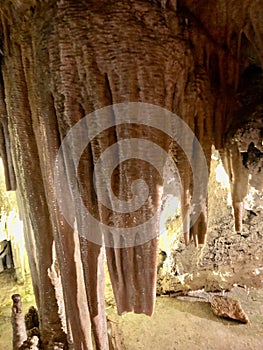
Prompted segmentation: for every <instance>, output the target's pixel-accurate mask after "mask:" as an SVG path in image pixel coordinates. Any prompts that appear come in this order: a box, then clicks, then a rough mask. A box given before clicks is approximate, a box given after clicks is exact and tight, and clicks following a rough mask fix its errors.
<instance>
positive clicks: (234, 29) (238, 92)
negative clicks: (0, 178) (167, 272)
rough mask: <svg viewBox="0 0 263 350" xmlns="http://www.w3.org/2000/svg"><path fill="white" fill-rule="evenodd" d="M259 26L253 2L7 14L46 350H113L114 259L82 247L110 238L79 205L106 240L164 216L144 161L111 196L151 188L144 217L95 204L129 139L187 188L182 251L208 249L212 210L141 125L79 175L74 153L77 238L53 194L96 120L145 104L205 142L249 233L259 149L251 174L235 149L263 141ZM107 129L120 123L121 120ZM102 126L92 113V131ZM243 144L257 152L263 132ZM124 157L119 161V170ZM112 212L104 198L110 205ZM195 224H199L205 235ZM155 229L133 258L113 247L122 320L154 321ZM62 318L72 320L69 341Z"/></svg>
mask: <svg viewBox="0 0 263 350" xmlns="http://www.w3.org/2000/svg"><path fill="white" fill-rule="evenodd" d="M262 17H263V7H262V4H261V2H260V1H257V0H242V1H239V2H237V1H235V0H230V1H229V0H209V1H207V0H200V1H198V2H196V1H195V0H178V1H163V0H162V1H159V0H153V1H152V0H138V1H132V0H117V1H116V0H110V1H108V0H98V1H86V0H83V1H75V0H67V1H57V0H46V1H44V0H43V1H42V0H40V1H36V0H25V1H22V0H16V1H15V0H0V53H1V54H0V139H1V141H0V152H1V155H2V158H3V162H4V165H5V172H6V179H7V187H8V189H15V188H17V191H18V193H19V198H20V211H21V214H22V217H23V221H24V226H25V227H26V233H25V240H26V245H27V250H28V253H29V264H30V268H31V270H32V275H33V286H34V292H35V295H36V302H37V308H38V310H39V317H40V329H41V340H42V344H43V348H44V349H50V348H52V346H54V344H61V343H62V344H65V346H68V344H69V346H71V345H72V343H73V344H74V347H75V349H92V348H93V345H92V337H93V336H94V339H95V343H96V347H97V349H103V350H106V349H108V340H107V339H108V337H107V325H106V311H105V305H104V262H105V257H104V249H103V247H102V241H101V242H97V243H94V242H91V241H90V240H88V239H86V238H85V237H90V235H97V236H98V237H101V232H97V231H96V232H93V231H94V229H93V227H91V226H87V225H85V222H84V218H83V216H82V215H80V208H81V205H82V203H83V204H84V206H85V208H87V209H88V210H89V212H90V213H91V214H92V216H93V217H94V218H96V219H97V220H100V221H101V222H103V223H104V224H106V225H107V226H108V227H109V228H110V227H112V226H117V227H124V228H126V227H127V226H128V227H129V226H131V225H133V224H134V218H135V219H136V220H139V222H143V221H145V220H148V219H149V218H151V216H152V214H153V213H155V212H156V213H157V214H158V213H159V212H160V210H161V205H162V198H161V196H162V190H163V184H162V181H161V179H160V177H161V175H160V174H159V173H158V172H157V171H156V170H155V169H154V167H151V166H149V164H148V163H147V162H143V161H140V162H139V161H138V162H134V159H129V160H127V161H124V162H122V163H121V164H118V166H116V168H115V169H114V172H113V175H112V177H111V183H112V192H113V193H114V195H115V196H117V197H118V198H119V199H121V200H123V201H127V202H128V201H129V200H130V199H131V197H132V194H133V192H132V183H133V181H134V180H138V178H141V179H142V180H144V181H146V182H147V185H148V188H149V198H148V199H147V201H146V204H145V205H144V206H142V208H140V210H138V212H132V213H128V214H127V213H124V215H122V214H123V213H119V212H117V211H112V210H110V209H109V208H108V207H106V206H105V205H102V204H101V203H100V202H99V200H98V196H97V192H96V191H97V190H100V188H101V187H100V186H97V187H96V188H94V186H93V184H94V182H93V180H94V177H93V172H94V167H95V164H96V162H97V161H98V159H99V158H100V155H101V154H102V153H103V152H104V151H105V150H106V149H107V148H109V147H111V146H112V145H114V144H116V143H117V144H118V141H120V140H123V139H126V138H128V139H129V138H132V139H144V140H151V141H153V142H154V143H155V144H157V145H158V146H159V147H161V148H162V149H163V150H165V152H166V153H167V154H168V153H169V154H171V157H172V159H174V160H175V161H176V164H177V167H178V171H179V173H180V178H181V185H182V192H181V206H182V210H181V212H182V215H183V217H184V218H185V220H184V237H185V242H186V244H189V243H190V241H191V240H193V241H194V243H195V245H196V246H198V245H200V244H204V243H205V242H206V232H207V200H206V198H205V196H203V197H201V196H198V197H197V198H194V199H193V174H192V169H191V166H190V164H189V160H188V159H187V158H186V156H185V153H184V151H183V150H182V149H181V148H180V147H179V145H178V144H176V143H175V142H174V143H173V142H171V139H170V138H169V137H168V136H167V135H165V134H164V133H162V132H160V130H157V128H156V129H150V128H146V129H145V128H144V127H143V126H142V125H141V124H140V125H139V126H138V125H133V124H130V125H129V126H127V125H126V124H121V125H118V126H115V127H112V128H108V129H107V130H104V131H103V132H102V133H100V134H99V135H98V136H97V137H95V138H94V139H92V140H91V142H90V144H89V145H88V147H86V149H85V150H84V152H83V154H82V156H81V159H80V161H79V163H78V167H77V171H76V172H75V170H74V167H72V163H73V160H72V157H71V155H72V154H75V153H74V152H76V150H77V149H78V146H79V141H80V140H79V139H77V140H73V141H72V142H71V144H70V146H69V147H68V148H69V149H67V150H64V151H65V152H63V157H64V158H63V166H64V170H65V171H64V176H65V179H66V180H67V181H66V185H65V184H64V185H65V186H66V187H67V188H69V189H70V190H69V193H70V195H71V197H70V202H69V203H68V202H66V204H68V207H67V213H68V215H69V216H70V218H71V220H72V222H73V223H74V225H70V224H69V222H68V221H67V219H66V218H65V217H64V215H62V212H61V208H60V207H59V204H58V202H57V196H56V191H55V186H56V187H59V190H60V191H63V186H62V185H61V184H58V183H56V184H55V183H54V168H55V164H56V163H55V162H56V157H57V154H58V150H59V147H60V145H61V143H62V141H63V140H64V138H65V136H66V135H67V133H68V132H69V130H71V128H72V127H73V126H74V125H75V124H76V123H77V122H78V121H80V120H81V119H83V117H85V116H86V115H87V114H89V113H91V112H94V111H97V110H98V109H100V108H103V107H105V106H110V105H113V104H117V103H122V102H142V103H149V104H153V105H157V106H160V107H163V108H165V109H167V110H168V111H171V112H173V113H176V114H177V115H178V116H179V117H180V118H181V119H183V121H184V122H185V123H187V125H188V126H189V127H190V128H191V130H193V132H194V133H195V135H196V137H197V138H198V140H199V143H200V145H201V147H202V150H203V153H204V156H205V159H206V163H207V166H208V169H209V167H210V159H211V146H212V145H214V146H215V148H216V149H217V150H220V152H221V154H222V155H223V158H224V159H225V161H224V164H225V166H226V168H227V169H228V170H229V171H228V172H229V175H230V181H231V183H232V199H233V207H234V210H235V217H236V230H237V231H240V230H241V229H242V208H243V206H242V201H243V198H244V193H245V190H246V184H247V181H248V178H249V174H250V172H251V171H253V173H255V171H256V172H258V168H257V167H256V168H257V170H255V162H254V160H253V161H252V158H251V157H252V153H251V148H250V149H249V150H248V149H246V150H247V152H248V154H249V156H248V159H249V161H248V162H246V163H245V165H244V164H243V158H242V154H241V153H240V145H239V144H238V142H237V141H236V139H235V135H237V134H238V133H239V130H241V129H242V130H243V129H244V126H245V125H247V124H248V123H249V122H250V123H251V125H254V127H253V128H254V129H257V130H256V133H257V134H258V131H260V130H261V125H262V124H260V121H262V119H260V118H259V116H260V115H262V114H260V111H261V107H262V99H261V98H260V97H257V98H252V96H254V95H255V94H253V93H252V94H251V95H249V97H251V98H245V96H248V93H247V91H248V90H249V89H252V90H254V91H261V90H258V89H257V86H261V87H262V63H263V62H262V57H263V55H262V49H263V48H262V45H263V44H262V37H263V36H262V33H263V24H262ZM255 71H258V72H261V73H260V75H259V78H253V77H254V75H253V74H254V72H255ZM252 75H253V77H252ZM111 117H112V118H113V120H114V118H115V115H114V108H112V114H111ZM237 120H238V121H239V122H240V123H236V121H237ZM97 121H98V120H96V113H95V114H94V120H92V123H93V122H94V124H96V122H97ZM257 123H258V124H257ZM256 125H257V126H256ZM86 128H87V130H88V131H89V128H88V126H86ZM179 134H180V131H179ZM247 135H249V136H248V137H247V136H246V139H247V138H248V139H249V141H251V142H252V141H253V140H250V138H254V135H255V132H254V131H253V132H252V133H249V132H248V133H247ZM259 136H260V137H261V138H262V134H260V133H259ZM180 137H181V138H182V139H185V138H186V135H184V134H180ZM251 142H248V145H250V143H251ZM188 144H189V145H190V147H189V149H190V153H191V157H190V158H191V159H192V160H193V163H194V166H195V174H194V176H195V177H196V178H197V179H198V184H199V185H198V186H200V191H201V190H202V192H203V191H205V190H206V187H207V183H206V181H203V180H202V179H203V177H204V169H203V167H202V166H201V165H200V164H201V163H200V162H199V160H200V159H199V158H198V154H197V153H196V150H197V148H196V142H194V141H193V142H192V143H191V142H190V141H189V140H188ZM229 145H231V147H229ZM254 146H255V147H256V144H254ZM241 152H243V150H242V151H241ZM253 154H256V153H255V152H253ZM119 156H120V154H119V153H118V151H116V153H115V154H114V155H112V159H110V160H111V161H112V162H113V161H116V160H118V157H119ZM252 163H253V167H251V164H252ZM252 168H253V169H252ZM72 169H73V170H72ZM244 169H245V170H244ZM251 169H252V170H251ZM161 172H162V171H161ZM259 172H260V174H256V175H257V182H258V178H259V176H260V175H261V170H260V171H259ZM76 173H77V174H76ZM76 176H77V180H78V181H77V182H76V181H75V182H74V181H73V180H74V179H75V178H76ZM95 180H97V179H96V178H95ZM255 181H256V180H255ZM72 184H74V186H75V187H74V186H73V187H74V188H73V187H72ZM95 184H97V185H98V183H96V182H95ZM61 186H62V188H61ZM201 187H202V188H201ZM76 188H78V190H79V191H80V192H81V200H79V198H77V197H76V195H75V189H76ZM105 192H106V196H107V195H108V193H107V191H105ZM111 198H112V197H110V196H108V197H107V200H108V202H109V204H111ZM81 202H82V203H81ZM196 210H197V211H199V212H200V216H199V217H198V218H197V220H196V221H195V220H194V212H195V211H196ZM136 220H135V221H136ZM153 227H154V229H153V231H156V232H151V237H153V238H152V239H150V240H149V241H147V242H146V243H144V244H142V245H136V237H135V238H134V246H130V247H127V248H126V247H125V248H120V247H116V245H117V242H116V241H114V240H115V239H116V238H115V237H114V236H112V237H111V238H112V242H113V243H114V244H112V245H111V246H108V247H107V249H106V259H107V262H108V266H109V272H110V277H111V281H112V286H113V291H114V294H115V298H116V303H117V308H118V312H119V313H120V314H122V313H124V312H127V311H134V312H137V313H145V314H147V315H151V314H152V313H153V311H154V305H155V294H156V293H155V289H156V273H157V265H158V262H157V260H158V239H157V236H158V215H157V219H156V221H155V222H154V224H153ZM98 231H100V230H99V229H98ZM80 232H82V233H83V232H85V235H80ZM138 234H139V235H147V234H149V233H148V232H143V230H141V231H140V232H138ZM53 243H55V249H56V257H54V254H53V246H54V244H53ZM55 261H57V262H58V266H57V267H56V270H54V262H55ZM54 272H55V273H54ZM50 276H51V278H50ZM55 276H57V277H56V278H55ZM52 278H53V279H54V278H55V279H56V281H54V280H53V281H52ZM58 291H59V293H58ZM62 292H63V298H61V293H62ZM58 295H60V296H59V299H60V300H59V305H60V306H59V307H58V303H57V298H58ZM61 299H63V300H61ZM63 302H64V305H63V306H62V305H61V304H63ZM59 308H60V309H61V310H62V309H63V310H65V315H66V330H65V322H64V321H65V320H61V317H62V318H63V316H62V314H63V315H64V311H63V313H62V312H61V310H59ZM64 330H65V331H64Z"/></svg>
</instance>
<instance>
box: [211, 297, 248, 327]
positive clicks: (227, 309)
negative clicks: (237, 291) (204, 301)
mask: <svg viewBox="0 0 263 350" xmlns="http://www.w3.org/2000/svg"><path fill="white" fill-rule="evenodd" d="M211 308H212V310H213V312H214V314H215V315H216V316H219V317H226V318H230V319H232V320H236V321H239V322H241V323H248V322H249V319H248V317H247V315H246V314H245V312H244V310H243V309H242V307H241V305H240V302H239V301H238V300H236V299H232V298H229V297H224V296H220V295H215V296H213V298H212V301H211Z"/></svg>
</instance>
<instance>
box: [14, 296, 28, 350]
mask: <svg viewBox="0 0 263 350" xmlns="http://www.w3.org/2000/svg"><path fill="white" fill-rule="evenodd" d="M12 300H13V306H12V316H11V317H12V326H13V350H18V349H19V348H20V347H21V346H22V344H23V342H24V341H25V340H27V334H26V325H25V320H24V315H23V312H22V302H21V296H20V295H19V294H14V295H12Z"/></svg>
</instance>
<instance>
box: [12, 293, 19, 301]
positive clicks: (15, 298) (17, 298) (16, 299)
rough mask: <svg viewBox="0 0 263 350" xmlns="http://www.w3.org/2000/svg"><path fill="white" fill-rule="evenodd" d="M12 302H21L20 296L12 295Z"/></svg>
mask: <svg viewBox="0 0 263 350" xmlns="http://www.w3.org/2000/svg"><path fill="white" fill-rule="evenodd" d="M12 300H13V302H14V303H18V302H19V301H21V295H20V294H13V295H12Z"/></svg>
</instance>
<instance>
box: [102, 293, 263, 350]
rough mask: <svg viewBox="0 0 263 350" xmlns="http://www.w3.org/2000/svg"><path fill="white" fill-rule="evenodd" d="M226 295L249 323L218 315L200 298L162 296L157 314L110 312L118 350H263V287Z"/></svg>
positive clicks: (159, 298) (110, 310)
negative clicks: (241, 310) (233, 301)
mask: <svg viewBox="0 0 263 350" xmlns="http://www.w3.org/2000/svg"><path fill="white" fill-rule="evenodd" d="M224 295H228V296H231V297H233V298H236V299H238V300H239V301H240V303H241V305H242V307H243V309H244V311H245V312H246V314H247V315H248V317H249V319H250V323H248V324H240V323H238V322H235V321H230V320H226V319H222V318H219V317H217V316H215V315H214V314H213V312H212V310H211V308H210V303H208V302H204V301H201V300H202V299H200V301H196V300H197V299H196V298H185V297H180V299H179V298H174V297H166V296H162V297H158V298H157V303H156V309H155V313H154V315H153V316H152V317H151V318H149V317H147V316H144V315H135V314H131V313H129V314H126V315H124V316H116V311H115V310H114V309H109V310H108V315H109V319H110V321H111V322H110V323H111V326H112V329H113V336H114V337H115V339H116V342H117V343H118V344H119V347H118V350H122V349H125V350H134V349H137V350H139V349H144V350H160V349H166V350H185V349H191V350H195V349H196V350H199V349H209V350H232V349H238V350H249V349H251V350H262V349H263V288H262V289H257V290H256V289H250V290H246V289H244V288H239V287H236V288H234V289H233V290H232V291H231V292H229V293H225V294H224Z"/></svg>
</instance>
